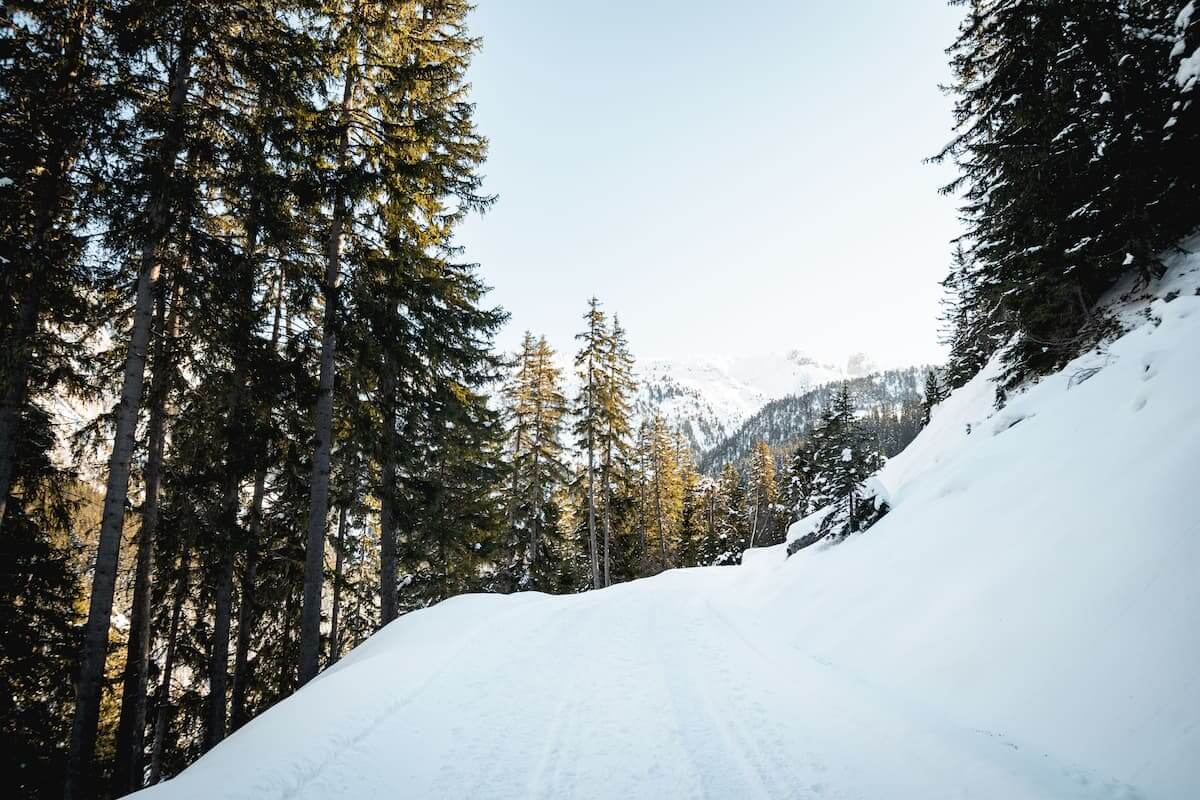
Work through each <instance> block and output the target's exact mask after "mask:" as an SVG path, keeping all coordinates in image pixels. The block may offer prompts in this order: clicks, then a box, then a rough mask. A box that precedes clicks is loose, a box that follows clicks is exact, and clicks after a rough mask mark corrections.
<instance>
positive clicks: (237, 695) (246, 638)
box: [229, 469, 267, 732]
mask: <svg viewBox="0 0 1200 800" xmlns="http://www.w3.org/2000/svg"><path fill="white" fill-rule="evenodd" d="M266 472H267V471H266V470H265V469H262V470H260V471H259V473H258V475H255V476H254V495H255V497H256V498H257V499H256V500H255V501H254V503H253V507H252V509H251V512H250V513H251V522H250V537H251V538H250V543H249V544H248V545H247V548H246V563H245V566H244V567H243V568H242V577H241V581H240V589H239V592H238V594H239V599H238V623H237V624H238V632H237V643H236V644H235V645H234V655H233V685H232V686H233V688H232V691H231V695H232V699H231V700H230V709H229V730H230V732H233V731H236V730H237V729H238V728H240V727H242V726H243V725H245V724H246V723H247V722H249V721H250V715H249V713H248V712H247V710H246V690H247V687H248V685H249V683H250V636H251V634H252V633H253V631H254V623H255V621H256V620H257V614H256V613H255V612H256V609H255V600H254V586H255V583H256V582H257V580H258V558H259V555H258V554H259V548H260V546H261V544H260V542H259V537H260V535H261V532H262V521H261V520H262V495H263V487H264V482H265V480H266Z"/></svg>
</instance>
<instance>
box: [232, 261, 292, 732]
mask: <svg viewBox="0 0 1200 800" xmlns="http://www.w3.org/2000/svg"><path fill="white" fill-rule="evenodd" d="M285 278H286V272H285V271H284V268H283V267H280V269H279V278H278V281H277V283H276V285H275V319H274V321H273V322H272V323H271V352H272V353H276V352H277V351H278V349H279V328H280V321H281V319H282V317H283V284H284V280H285ZM258 458H259V464H258V468H257V469H256V470H255V473H254V492H253V494H252V495H251V499H250V531H249V541H248V542H247V544H246V563H245V565H244V566H243V568H242V577H241V586H240V589H239V592H238V623H237V624H238V634H237V643H236V644H235V645H234V656H233V688H232V691H231V695H232V699H231V700H230V710H229V729H230V731H236V730H237V729H238V728H240V727H242V726H243V725H245V724H246V723H247V722H249V713H248V711H247V708H246V690H247V688H248V686H249V683H250V636H251V634H252V632H253V630H254V625H255V622H256V620H257V618H258V617H257V607H256V605H255V599H254V588H255V584H256V583H257V581H258V559H259V553H260V551H261V548H262V514H263V499H264V497H265V495H266V487H267V453H266V446H265V444H263V443H262V442H261V441H260V450H259V452H258Z"/></svg>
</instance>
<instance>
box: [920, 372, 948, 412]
mask: <svg viewBox="0 0 1200 800" xmlns="http://www.w3.org/2000/svg"><path fill="white" fill-rule="evenodd" d="M945 399H946V391H945V389H943V388H942V382H941V381H940V380H939V379H938V374H937V370H933V369H930V370H927V371H926V372H925V392H924V397H923V398H922V400H921V425H923V426H924V425H928V424H929V420H930V418H931V417H932V416H933V408H934V406H936V405H937V404H938V403H940V402H942V401H943V400H945Z"/></svg>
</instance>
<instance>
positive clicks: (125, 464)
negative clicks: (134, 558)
mask: <svg viewBox="0 0 1200 800" xmlns="http://www.w3.org/2000/svg"><path fill="white" fill-rule="evenodd" d="M192 47H193V43H192V39H191V36H190V32H189V31H188V30H187V29H186V28H185V30H184V32H183V34H182V36H181V38H180V48H179V58H178V59H177V61H176V63H175V67H174V70H173V74H172V78H171V84H172V86H171V95H170V120H171V121H170V124H169V128H168V130H167V134H166V136H165V137H164V139H163V144H162V150H161V151H160V154H159V161H158V164H157V167H156V173H157V174H156V175H155V176H154V178H155V180H153V181H152V186H151V198H152V199H151V201H150V208H149V214H148V218H147V222H148V226H149V231H148V234H147V238H146V242H145V244H144V246H143V247H142V253H141V259H140V264H139V270H138V282H137V294H136V300H135V304H134V311H133V327H132V330H131V331H130V337H129V349H128V352H127V355H126V357H125V370H124V377H123V380H122V385H121V400H120V402H119V403H118V405H117V409H116V414H115V422H116V432H115V435H114V437H113V449H112V456H111V458H110V459H109V467H108V486H107V489H106V491H105V495H104V512H103V516H102V517H101V522H100V541H99V544H98V546H97V548H96V561H95V571H94V574H93V577H92V596H91V600H90V603H89V606H88V617H87V623H86V625H85V627H84V634H83V653H82V658H81V664H80V670H79V678H78V682H77V684H76V693H75V696H76V699H75V715H74V719H73V721H72V725H71V740H70V748H69V752H68V756H67V769H66V782H65V786H64V789H63V796H64V797H65V798H66V799H67V800H71V798H75V797H87V796H89V795H90V794H91V784H92V774H91V773H92V768H93V765H92V761H93V758H94V756H95V752H96V728H97V725H98V724H99V721H100V693H101V690H102V689H103V682H104V665H105V662H106V660H107V658H108V632H109V625H110V622H111V618H112V604H113V590H114V588H115V586H116V574H117V563H118V557H119V555H120V549H121V531H122V528H123V527H124V523H125V505H126V502H127V501H128V497H129V465H130V461H131V460H132V458H133V444H134V434H135V432H136V429H137V421H138V412H139V410H140V408H141V402H142V382H143V380H144V378H145V373H146V348H147V346H148V345H149V343H150V317H151V315H152V313H153V307H154V298H155V295H156V294H157V291H158V279H159V273H160V270H161V265H160V261H159V249H160V248H161V247H162V244H163V242H164V240H165V239H166V236H167V232H168V231H169V229H170V219H169V217H168V214H169V212H170V201H169V198H168V196H167V195H168V191H169V190H168V183H169V179H170V177H171V175H172V173H173V172H174V170H175V161H176V159H177V157H178V156H179V151H180V150H181V149H182V146H183V133H184V131H183V114H182V112H183V105H184V101H185V99H186V97H187V92H188V83H189V80H190V78H191V56H192Z"/></svg>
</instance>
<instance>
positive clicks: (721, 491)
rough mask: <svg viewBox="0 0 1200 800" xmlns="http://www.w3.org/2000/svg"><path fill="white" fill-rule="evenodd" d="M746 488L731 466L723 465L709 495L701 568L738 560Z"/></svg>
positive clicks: (742, 541)
mask: <svg viewBox="0 0 1200 800" xmlns="http://www.w3.org/2000/svg"><path fill="white" fill-rule="evenodd" d="M744 503H745V488H744V487H743V485H742V476H741V475H739V474H738V471H737V468H736V467H734V466H733V464H726V465H725V466H724V467H722V469H721V475H720V477H719V478H718V479H717V482H716V485H715V486H714V487H713V490H712V491H711V492H710V493H709V507H708V517H709V518H708V525H707V530H706V536H705V538H704V541H703V542H702V544H701V547H700V554H699V559H698V560H699V562H700V565H701V566H720V565H724V564H737V563H738V562H739V561H740V560H741V555H742V545H743V543H744V542H745V536H744V533H743V521H744V519H745V514H744V511H743V507H744Z"/></svg>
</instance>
